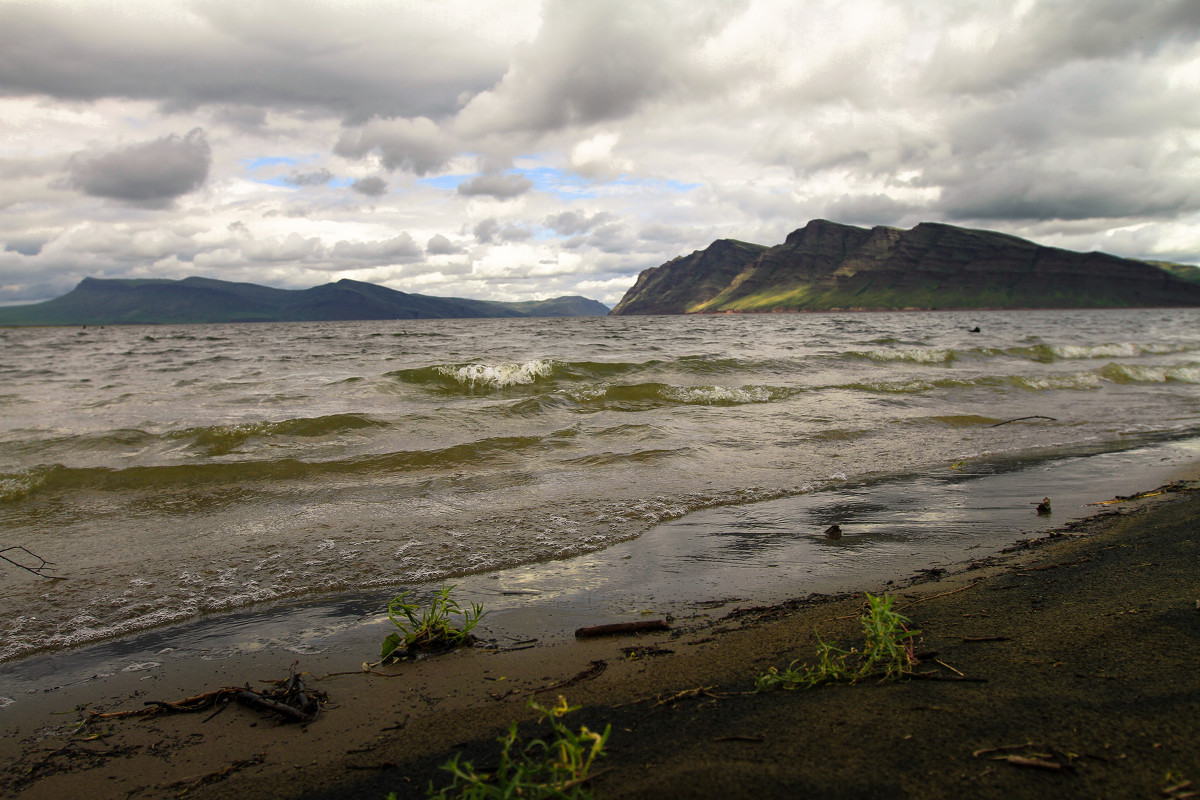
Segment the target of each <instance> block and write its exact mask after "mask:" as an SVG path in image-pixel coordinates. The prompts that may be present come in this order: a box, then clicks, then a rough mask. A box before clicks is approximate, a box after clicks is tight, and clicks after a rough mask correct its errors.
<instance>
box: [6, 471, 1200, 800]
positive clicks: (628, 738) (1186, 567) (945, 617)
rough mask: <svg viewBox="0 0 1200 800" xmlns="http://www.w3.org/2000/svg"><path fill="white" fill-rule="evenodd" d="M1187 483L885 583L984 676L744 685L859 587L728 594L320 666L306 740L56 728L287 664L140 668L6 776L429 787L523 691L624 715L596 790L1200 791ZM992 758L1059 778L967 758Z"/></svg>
mask: <svg viewBox="0 0 1200 800" xmlns="http://www.w3.org/2000/svg"><path fill="white" fill-rule="evenodd" d="M1198 477H1200V474H1198V472H1197V470H1196V469H1195V468H1194V467H1193V468H1192V469H1191V470H1190V471H1189V474H1188V475H1187V480H1186V481H1185V482H1183V483H1181V484H1176V485H1174V488H1173V489H1172V490H1171V491H1170V492H1167V493H1164V494H1160V495H1156V496H1147V497H1143V498H1140V499H1136V500H1131V501H1128V502H1123V503H1117V504H1114V505H1112V506H1108V507H1106V509H1107V510H1106V511H1104V512H1101V513H1100V514H1099V515H1095V516H1092V517H1089V518H1087V520H1086V521H1084V522H1082V523H1077V524H1071V525H1068V526H1064V527H1065V528H1069V530H1059V529H1056V532H1059V533H1061V534H1063V535H1056V536H1042V537H1039V538H1037V539H1035V540H1033V541H1031V542H1029V544H1028V546H1026V547H1023V548H1022V547H1017V548H1007V549H1008V551H1009V552H1004V553H997V554H993V555H989V556H985V557H983V558H980V559H976V560H975V561H973V562H968V563H966V564H962V565H960V566H958V567H956V568H954V569H951V570H948V571H938V574H929V575H926V576H925V577H918V578H916V579H914V580H912V581H910V582H907V583H899V582H898V583H897V584H895V585H893V586H892V587H889V589H888V590H889V592H891V593H893V594H897V595H898V596H899V598H900V603H899V605H900V606H901V610H902V611H903V613H906V614H908V615H909V616H910V617H911V618H912V619H913V623H914V625H915V626H916V627H918V628H920V629H921V630H922V631H923V634H922V638H923V641H922V642H921V644H920V645H919V648H918V649H921V650H931V649H932V650H936V651H938V653H939V655H938V657H937V658H938V660H940V661H942V662H944V663H946V664H948V665H950V666H951V667H952V668H953V669H954V670H956V671H961V672H962V673H964V675H966V676H970V677H976V678H984V679H986V682H983V683H971V684H965V683H964V684H957V683H952V682H940V681H938V682H935V681H915V680H914V681H904V682H901V683H897V684H889V685H886V686H879V685H875V684H869V685H868V684H859V685H856V686H829V687H823V688H820V689H817V690H813V691H809V692H775V693H770V694H759V695H756V694H752V693H749V692H750V690H751V689H752V688H753V683H754V679H755V677H756V676H757V675H759V674H761V673H762V672H764V671H765V670H766V669H767V668H768V667H770V666H776V667H780V668H782V667H784V666H786V665H787V663H788V662H790V661H792V660H793V659H801V660H806V659H808V658H810V657H811V653H812V647H813V645H814V643H815V639H814V634H813V631H814V629H819V631H820V634H821V636H822V637H824V638H826V639H827V640H829V639H831V638H832V639H834V640H837V641H844V642H846V643H851V642H852V641H853V638H854V636H855V632H856V631H855V629H856V627H857V621H856V617H857V614H858V612H859V610H860V608H861V605H862V597H861V594H857V595H856V594H853V593H851V594H848V595H844V596H840V597H809V598H805V599H801V600H792V601H785V602H782V603H778V604H776V605H774V606H765V607H743V608H740V609H738V608H737V607H736V604H732V603H731V604H729V605H731V606H734V607H732V608H731V607H723V608H717V607H713V608H710V609H708V610H706V611H702V612H699V613H698V615H697V617H696V619H694V620H688V621H682V620H681V621H677V622H676V623H675V625H674V630H672V631H670V632H666V633H657V634H651V635H642V636H638V637H617V638H605V639H592V640H580V641H577V642H571V643H566V644H559V645H553V646H536V647H531V648H528V649H509V650H499V651H490V652H489V651H481V650H474V651H469V650H466V651H456V652H452V653H448V654H445V655H442V656H437V657H432V658H428V659H424V660H422V661H418V662H414V663H404V664H400V665H397V666H395V667H389V668H387V672H388V673H389V674H392V675H394V677H386V678H385V677H380V676H379V675H375V674H368V673H362V672H356V673H353V674H340V675H333V676H330V677H326V678H324V679H323V680H316V679H317V678H320V677H321V676H319V675H316V676H312V677H313V679H314V680H313V681H312V682H311V684H310V685H311V686H312V687H313V688H316V689H319V690H320V691H323V692H327V693H328V694H329V697H330V704H329V706H328V707H327V708H326V710H325V711H324V712H323V713H322V715H321V716H320V717H319V718H318V719H317V720H316V721H314V722H312V723H311V724H308V725H304V726H301V725H276V724H275V723H274V722H273V721H272V720H271V719H270V718H268V717H265V716H263V715H260V714H258V713H256V712H253V711H251V710H248V709H244V708H240V707H234V708H229V709H227V710H225V711H223V712H222V713H220V714H219V715H218V716H215V717H212V718H210V719H208V721H205V720H206V719H207V718H209V714H207V713H206V714H178V715H171V716H156V717H151V718H146V719H127V720H116V721H112V722H107V723H105V724H103V725H101V726H98V727H97V726H95V725H94V724H93V725H92V726H88V727H87V728H86V729H83V730H81V732H80V733H78V734H76V735H70V734H69V733H67V732H66V731H65V730H64V729H65V728H66V727H67V725H68V724H69V723H72V722H75V721H76V720H78V719H79V718H80V716H81V715H82V714H86V713H88V712H91V711H112V710H118V709H132V708H138V707H140V706H141V704H142V703H143V702H144V701H146V700H163V701H174V700H178V699H180V698H183V697H188V696H192V695H194V694H197V693H199V692H203V691H208V690H211V689H215V688H218V687H220V686H226V685H233V686H239V685H243V684H246V683H257V682H258V681H262V680H277V679H282V678H286V677H287V665H286V664H282V663H281V659H280V656H279V654H277V653H276V654H258V655H248V656H241V657H238V658H235V659H230V660H228V661H226V662H208V663H205V664H203V665H194V666H195V667H196V668H195V669H192V670H187V671H182V672H176V673H173V674H164V673H155V672H153V671H152V672H149V673H147V674H145V675H139V674H138V673H137V672H136V671H134V672H130V673H128V674H124V675H119V676H115V678H114V679H110V680H109V681H107V682H105V683H104V684H103V685H95V686H81V687H76V689H75V690H73V691H70V692H66V693H64V694H63V695H55V696H54V702H55V704H56V705H55V708H54V712H57V715H55V716H54V717H53V719H54V720H55V721H56V722H57V725H56V727H57V728H58V729H59V730H58V731H57V732H54V733H50V732H47V731H44V730H43V729H42V725H43V723H44V722H45V720H46V719H49V718H50V716H49V714H50V713H51V712H49V710H48V709H45V711H46V712H47V713H46V714H45V715H43V720H42V722H40V723H39V722H35V721H34V720H33V719H32V717H31V718H29V719H28V720H27V721H25V722H23V723H22V725H21V726H20V727H18V728H17V729H14V726H13V725H12V724H11V720H12V719H13V718H10V717H7V716H4V717H0V724H3V728H2V733H0V737H2V738H0V755H2V756H3V757H4V758H5V760H6V761H9V763H10V764H11V766H10V767H9V768H8V769H7V770H6V771H5V772H4V773H0V786H3V787H4V788H5V790H6V791H7V792H8V793H10V794H12V796H15V797H21V798H39V797H59V796H62V795H63V794H65V793H68V792H74V793H77V794H82V795H83V796H90V797H158V796H172V795H175V794H179V793H181V792H185V793H186V795H187V796H189V797H200V798H220V797H237V798H239V800H254V798H259V797H281V796H283V797H302V796H308V797H330V798H332V797H375V798H379V797H382V796H384V795H386V794H387V792H388V791H396V792H397V793H398V794H399V795H400V796H401V797H418V796H423V794H424V788H425V786H426V784H427V782H428V781H429V780H431V779H432V780H435V781H437V782H438V784H439V785H442V784H443V777H442V775H443V774H442V773H440V771H439V770H438V766H439V765H440V764H442V763H444V762H445V761H446V760H447V759H448V758H449V756H450V755H451V754H452V753H453V752H456V751H459V750H462V751H464V753H465V754H466V757H468V758H472V759H475V760H476V761H477V762H478V763H480V764H483V763H487V761H488V758H489V756H488V753H489V752H491V753H493V754H494V752H495V750H496V747H497V745H496V744H495V737H496V736H498V735H499V734H500V733H501V732H502V731H503V729H504V728H505V727H506V726H507V724H508V723H509V722H510V721H512V720H526V719H529V718H530V716H531V714H530V712H529V711H528V710H527V709H526V708H525V700H526V698H527V697H529V696H531V695H533V696H537V697H539V698H540V699H541V700H542V701H543V702H553V700H554V698H555V696H556V695H557V694H559V693H561V694H564V695H566V696H567V698H568V700H569V701H570V702H571V703H572V704H573V705H574V704H579V705H583V706H584V708H583V710H582V711H580V712H577V713H576V714H574V715H571V716H570V717H568V718H567V721H568V722H569V723H570V724H572V725H573V726H574V725H579V724H587V725H588V726H589V727H592V728H593V729H603V727H604V724H605V723H606V722H609V723H611V724H612V725H613V731H614V732H613V735H612V738H611V739H610V742H609V749H610V755H609V757H608V758H607V759H606V760H605V762H603V763H602V764H601V768H603V769H605V770H606V771H605V773H604V774H603V775H602V776H600V777H599V778H598V779H597V780H596V789H597V791H598V794H599V796H601V797H649V796H655V795H664V794H666V795H672V796H694V797H705V796H718V795H721V794H725V795H732V796H780V797H783V796H795V795H796V794H798V793H800V794H802V793H803V791H802V790H805V789H807V790H808V791H810V792H813V793H815V794H819V795H821V796H845V797H875V796H881V795H883V794H885V793H888V794H891V795H893V796H916V795H917V794H919V795H920V796H922V797H940V796H946V797H950V796H963V795H964V794H966V795H973V796H994V797H1005V798H1010V797H1012V796H1014V795H1015V796H1018V797H1021V796H1029V797H1035V796H1046V795H1047V794H1057V795H1059V796H1096V795H1112V794H1114V793H1117V794H1136V795H1139V796H1150V795H1153V794H1154V793H1155V792H1158V791H1159V790H1161V789H1163V788H1164V787H1165V786H1166V785H1167V784H1166V783H1163V782H1162V779H1163V778H1164V777H1165V776H1166V774H1167V773H1168V772H1170V773H1172V774H1177V775H1178V776H1180V778H1181V780H1185V779H1193V780H1197V781H1200V755H1198V754H1197V752H1196V750H1195V747H1194V744H1193V742H1194V741H1195V739H1196V736H1197V734H1198V733H1200V688H1197V686H1196V683H1195V680H1194V664H1195V661H1196V656H1197V654H1198V651H1197V650H1196V647H1197V642H1198V641H1200V609H1198V608H1196V605H1197V603H1200V583H1198V582H1197V580H1196V578H1195V574H1194V564H1195V563H1196V562H1197V557H1198V556H1200V535H1196V534H1194V533H1193V532H1194V531H1195V530H1196V528H1195V526H1196V524H1197V520H1198V519H1200V481H1198V480H1197V478H1198ZM875 588H879V587H875ZM703 614H707V615H708V616H703ZM983 639H992V640H993V641H986V642H985V641H982V640H983ZM968 640H978V641H968ZM630 647H634V648H638V649H635V650H633V651H628V650H626V648H630ZM667 651H670V652H667ZM630 652H632V654H633V657H631V656H630ZM298 658H299V663H300V666H299V668H300V669H301V670H303V669H304V668H305V666H304V657H303V656H298ZM598 662H603V664H604V666H603V667H602V668H601V667H597V663H598ZM938 669H940V667H939V668H938ZM946 674H947V675H949V674H950V673H946ZM563 684H568V685H563ZM689 693H691V694H689ZM664 698H667V701H666V702H661V703H660V701H662V700H664ZM670 698H676V699H675V700H674V701H671V700H670ZM47 699H48V700H49V696H48V697H47ZM83 703H87V706H86V709H84V710H82V711H79V710H77V711H76V712H75V713H71V710H72V708H73V707H74V706H77V705H82V704H83ZM13 710H14V709H12V708H10V709H6V710H3V711H0V714H6V712H9V711H13ZM64 712H66V713H64ZM39 731H41V732H40V733H39ZM1026 742H1032V743H1033V745H1032V746H1030V747H1027V748H1025V750H1023V751H1022V750H1020V749H1019V748H1017V746H1022V745H1024V743H1026ZM989 747H995V748H1017V749H1013V750H1012V751H1011V752H1009V751H1007V750H1004V751H1003V752H999V751H998V754H999V755H1005V756H1007V755H1010V754H1015V755H1021V756H1023V757H1025V756H1028V757H1030V758H1033V757H1034V756H1042V755H1044V756H1046V758H1044V759H1040V760H1043V761H1046V762H1047V763H1049V762H1051V761H1055V763H1059V768H1057V769H1051V768H1048V767H1042V768H1022V767H1018V766H1014V765H1013V762H1009V761H994V760H992V759H991V758H990V757H986V756H976V755H974V753H975V752H976V751H978V750H981V749H982V750H987V749H988V748H989ZM1046 751H1051V752H1048V753H1047V752H1046ZM492 757H493V758H494V755H493V756H492ZM1034 760H1039V759H1037V758H1034ZM647 764H648V765H651V768H650V769H649V770H647V769H646V768H645V767H646V765H647ZM1115 787H1120V790H1119V791H1117V789H1116V788H1115ZM1179 796H1182V795H1179Z"/></svg>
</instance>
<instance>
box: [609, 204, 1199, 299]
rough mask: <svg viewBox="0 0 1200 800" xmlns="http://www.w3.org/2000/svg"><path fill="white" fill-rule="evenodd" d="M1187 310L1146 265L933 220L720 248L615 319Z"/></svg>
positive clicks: (666, 269)
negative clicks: (775, 313) (694, 315)
mask: <svg viewBox="0 0 1200 800" xmlns="http://www.w3.org/2000/svg"><path fill="white" fill-rule="evenodd" d="M737 244H742V243H737ZM739 256H740V261H739V260H738V258H739ZM1181 272H1182V273H1187V270H1186V268H1185V269H1184V270H1182V271H1181ZM1188 276H1189V277H1190V275H1188ZM1189 305H1200V285H1198V284H1196V283H1189V282H1188V281H1187V280H1184V279H1183V278H1182V277H1178V276H1176V275H1174V274H1172V272H1170V271H1168V270H1167V269H1164V268H1163V267H1161V266H1159V265H1155V264H1150V263H1148V262H1144V261H1135V260H1132V259H1125V258H1118V257H1116V256H1112V255H1108V254H1106V253H1096V252H1093V253H1077V252H1073V251H1070V250H1062V249H1058V248H1053V247H1044V246H1042V245H1038V244H1035V243H1033V242H1030V241H1027V240H1025V239H1020V238H1018V237H1015V236H1009V235H1007V234H1002V233H995V232H993V231H983V230H972V229H967V228H958V227H955V226H952V225H943V224H937V223H921V224H920V225H917V226H916V227H914V228H912V229H911V230H901V229H898V228H888V227H882V226H881V227H876V228H873V229H866V228H857V227H854V226H850V225H839V224H837V223H833V222H828V221H826V220H813V221H812V222H810V223H809V224H808V225H806V226H805V227H804V228H801V229H799V230H797V231H794V232H793V233H791V234H790V235H789V236H788V237H787V240H786V241H785V242H784V243H783V244H780V245H777V246H775V247H771V248H766V247H757V246H755V245H743V247H742V249H741V250H740V251H738V252H734V251H732V250H731V248H730V243H729V241H728V240H721V241H717V242H714V243H713V244H712V245H711V246H710V247H709V248H708V249H707V250H703V251H697V252H695V253H692V254H691V255H689V256H683V257H681V258H677V259H675V260H673V261H669V262H667V263H666V264H663V265H662V266H660V267H655V268H653V269H649V270H646V271H644V272H643V273H642V274H641V275H640V276H639V277H638V280H637V283H636V284H635V285H634V286H633V287H632V288H631V289H630V290H629V291H628V292H627V293H626V294H625V297H624V298H622V300H621V302H620V303H618V304H617V305H616V306H615V307H614V308H613V310H612V312H611V313H612V314H674V313H723V312H770V311H828V310H880V309H948V308H1101V307H1126V306H1128V307H1132V306H1189Z"/></svg>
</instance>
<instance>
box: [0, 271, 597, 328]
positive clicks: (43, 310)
mask: <svg viewBox="0 0 1200 800" xmlns="http://www.w3.org/2000/svg"><path fill="white" fill-rule="evenodd" d="M607 313H608V306H605V305H603V304H601V303H598V302H596V301H595V300H589V299H588V298H586V297H578V296H576V297H558V298H555V299H553V300H530V301H525V302H519V303H501V302H493V301H488V300H464V299H461V298H456V297H430V296H428V295H422V294H409V293H408V292H398V291H396V290H395V289H389V288H387V287H385V286H378V285H376V284H373V283H362V282H360V281H351V280H340V281H338V282H337V283H327V284H325V285H323V286H314V287H313V288H311V289H273V288H271V287H269V286H259V285H257V284H253V283H232V282H229V281H218V280H213V279H211V278H184V279H183V280H179V281H174V280H102V279H99V278H84V279H83V280H82V281H80V283H79V285H78V286H76V287H75V288H74V289H73V290H71V291H70V292H68V293H67V294H65V295H63V296H62V297H56V298H54V299H53V300H47V301H46V302H44V303H34V304H31V305H26V306H9V307H7V308H0V325H154V324H186V323H201V322H322V321H335V320H375V319H451V318H460V317H596V316H604V315H605V314H607Z"/></svg>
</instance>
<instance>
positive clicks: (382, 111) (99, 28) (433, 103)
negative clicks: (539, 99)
mask: <svg viewBox="0 0 1200 800" xmlns="http://www.w3.org/2000/svg"><path fill="white" fill-rule="evenodd" d="M493 5H494V7H492V6H493ZM534 13H536V7H533V8H522V7H520V5H519V4H518V5H514V4H513V3H496V4H488V5H487V6H483V7H481V6H479V4H477V3H472V2H468V0H447V2H439V3H437V4H421V3H415V4H407V5H405V6H404V7H403V8H401V7H387V6H381V5H379V4H378V3H376V2H372V1H371V0H346V2H339V3H337V4H329V3H323V2H319V0H295V1H294V2H289V3H287V4H286V7H280V6H279V5H277V4H274V3H271V2H259V3H245V2H240V0H207V2H204V3H186V4H185V3H155V4H150V3H142V2H128V1H127V0H126V1H124V2H114V3H104V4H95V3H87V2H82V3H77V2H69V1H68V0H38V2H36V3H0V86H4V87H6V88H7V90H8V91H10V92H14V93H23V94H39V95H49V96H54V97H60V98H70V99H72V100H85V101H90V100H98V99H102V98H108V97H123V98H131V99H142V100H150V101H153V102H157V103H159V104H160V105H161V106H162V107H163V108H166V109H172V110H190V109H195V108H197V107H199V106H203V105H220V106H242V107H258V108H280V109H289V110H307V111H320V112H321V113H328V114H333V115H337V116H340V117H342V118H343V119H345V120H347V121H350V122H361V121H363V120H366V119H369V118H371V117H373V116H377V117H418V116H438V115H444V114H448V113H452V112H453V111H454V110H455V109H456V108H457V106H458V98H459V96H460V95H461V94H462V93H463V92H464V91H469V92H476V91H480V90H483V89H485V88H486V87H488V86H490V85H492V84H493V83H494V82H495V81H496V80H497V79H498V78H499V77H500V75H502V74H503V71H504V67H505V60H504V55H505V49H506V48H507V47H508V46H510V44H511V43H512V42H513V41H515V40H517V39H519V38H520V37H521V36H523V35H524V29H527V28H525V26H529V25H531V24H532V23H533V21H534V20H533V18H532V15H533V14H534ZM449 18H453V19H454V23H453V24H449V25H448V24H446V20H447V19H449Z"/></svg>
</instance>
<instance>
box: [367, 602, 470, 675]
mask: <svg viewBox="0 0 1200 800" xmlns="http://www.w3.org/2000/svg"><path fill="white" fill-rule="evenodd" d="M453 590H454V587H453V586H442V588H441V589H439V590H438V592H437V594H435V595H434V596H433V601H432V602H431V603H430V605H429V607H428V608H426V609H424V610H422V609H421V608H420V606H418V605H417V604H416V603H406V602H405V598H407V597H408V595H409V592H404V593H402V594H400V595H398V596H397V597H395V598H393V599H392V601H391V602H390V603H388V619H390V620H391V621H392V623H393V624H394V625H395V626H396V627H397V628H399V630H398V631H397V632H395V633H391V634H388V636H387V637H386V638H385V639H384V640H383V647H382V650H381V653H380V657H381V658H382V659H383V661H384V662H387V661H391V660H394V659H396V658H399V657H400V656H402V655H404V654H405V653H406V652H408V651H412V650H440V649H448V648H451V647H458V646H461V645H465V644H470V643H471V642H472V641H474V637H473V636H472V635H471V630H472V629H473V628H474V627H475V626H476V625H477V624H478V623H479V620H480V619H482V618H483V616H484V615H485V614H486V613H487V612H486V611H484V610H483V606H482V605H480V604H479V603H472V604H471V607H470V608H466V609H464V608H461V607H460V606H459V604H458V601H457V600H455V599H454V598H453V597H451V596H450V592H452V591H453ZM456 618H457V619H456Z"/></svg>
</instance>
